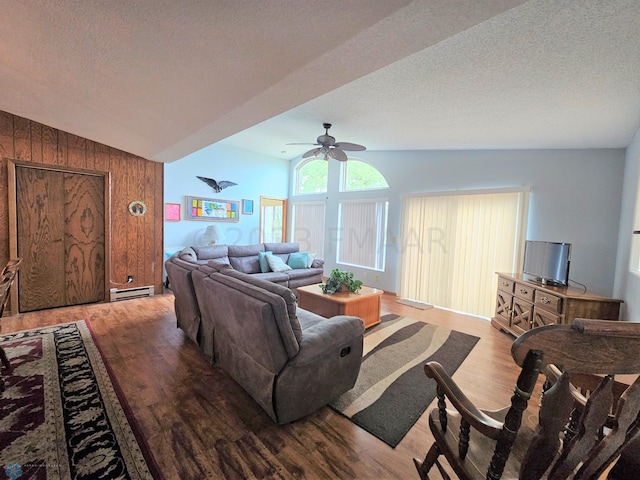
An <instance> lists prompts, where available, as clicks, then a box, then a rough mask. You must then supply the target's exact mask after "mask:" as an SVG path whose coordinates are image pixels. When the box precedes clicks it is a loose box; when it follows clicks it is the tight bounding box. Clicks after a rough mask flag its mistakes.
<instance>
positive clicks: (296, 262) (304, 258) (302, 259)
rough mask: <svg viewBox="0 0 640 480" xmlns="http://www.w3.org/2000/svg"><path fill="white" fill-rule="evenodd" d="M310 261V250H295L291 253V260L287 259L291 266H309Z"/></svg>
mask: <svg viewBox="0 0 640 480" xmlns="http://www.w3.org/2000/svg"><path fill="white" fill-rule="evenodd" d="M308 262H309V253H308V252H293V253H291V254H289V260H287V265H289V266H290V267H291V268H307V263H308Z"/></svg>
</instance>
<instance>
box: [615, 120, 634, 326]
mask: <svg viewBox="0 0 640 480" xmlns="http://www.w3.org/2000/svg"><path fill="white" fill-rule="evenodd" d="M639 181H640V130H638V132H636V135H635V138H634V140H633V141H632V142H631V144H630V145H629V147H627V155H626V163H625V171H624V188H623V195H622V209H621V214H620V230H619V236H618V258H617V264H616V279H615V289H614V295H615V296H616V297H618V298H622V299H624V301H625V303H624V304H623V305H622V312H623V313H622V318H623V319H624V320H629V321H632V322H640V295H638V293H639V292H640V275H639V274H638V273H634V272H631V271H630V270H629V265H630V261H631V246H632V241H636V242H638V241H640V239H639V238H634V235H633V234H632V232H633V231H634V230H638V229H640V225H636V222H635V215H636V199H637V198H638V183H639ZM636 237H637V236H636Z"/></svg>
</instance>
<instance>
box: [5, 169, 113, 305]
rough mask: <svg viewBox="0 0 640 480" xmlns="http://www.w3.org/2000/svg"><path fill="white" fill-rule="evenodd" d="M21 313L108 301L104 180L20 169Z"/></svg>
mask: <svg viewBox="0 0 640 480" xmlns="http://www.w3.org/2000/svg"><path fill="white" fill-rule="evenodd" d="M15 179H16V227H17V229H16V230H17V239H16V241H17V250H18V255H19V256H20V257H22V258H23V259H24V260H23V264H22V268H21V269H20V273H19V278H18V308H19V311H20V312H29V311H33V310H41V309H44V308H53V307H61V306H67V305H80V304H84V303H94V302H99V301H103V300H104V299H105V283H104V282H105V211H104V210H105V207H104V205H105V188H104V177H103V176H99V175H92V174H83V173H74V172H67V171H56V170H49V169H40V168H31V167H23V166H16V172H15Z"/></svg>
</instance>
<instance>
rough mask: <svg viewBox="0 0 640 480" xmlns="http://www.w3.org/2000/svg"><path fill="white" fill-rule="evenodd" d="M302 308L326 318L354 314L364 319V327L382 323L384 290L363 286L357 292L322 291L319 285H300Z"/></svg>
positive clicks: (299, 302) (300, 303)
mask: <svg viewBox="0 0 640 480" xmlns="http://www.w3.org/2000/svg"><path fill="white" fill-rule="evenodd" d="M297 290H298V304H299V305H300V308H304V309H305V310H309V311H310V312H313V313H317V314H318V315H321V316H323V317H326V318H330V317H333V316H335V315H353V316H354V317H360V318H361V319H362V320H364V328H369V327H371V326H372V325H376V324H378V323H380V299H381V297H382V294H383V293H384V290H380V289H377V288H371V287H362V288H361V289H360V290H358V291H357V292H355V293H351V292H341V293H333V294H331V295H329V294H326V293H322V290H320V287H319V285H306V286H304V287H298V288H297Z"/></svg>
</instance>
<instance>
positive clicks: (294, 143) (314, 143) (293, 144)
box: [285, 143, 320, 145]
mask: <svg viewBox="0 0 640 480" xmlns="http://www.w3.org/2000/svg"><path fill="white" fill-rule="evenodd" d="M285 145H320V144H319V143H285Z"/></svg>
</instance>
